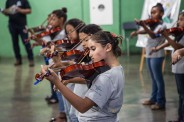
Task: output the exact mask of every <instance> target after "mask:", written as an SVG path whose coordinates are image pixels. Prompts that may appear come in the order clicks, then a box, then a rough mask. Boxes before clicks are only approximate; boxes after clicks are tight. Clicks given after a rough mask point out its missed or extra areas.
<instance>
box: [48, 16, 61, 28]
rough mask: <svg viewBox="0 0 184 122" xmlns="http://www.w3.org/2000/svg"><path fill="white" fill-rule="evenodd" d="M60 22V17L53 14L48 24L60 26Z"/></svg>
mask: <svg viewBox="0 0 184 122" xmlns="http://www.w3.org/2000/svg"><path fill="white" fill-rule="evenodd" d="M61 23H62V18H58V17H57V16H55V15H53V16H52V18H51V20H50V23H49V25H51V26H52V27H60V26H61Z"/></svg>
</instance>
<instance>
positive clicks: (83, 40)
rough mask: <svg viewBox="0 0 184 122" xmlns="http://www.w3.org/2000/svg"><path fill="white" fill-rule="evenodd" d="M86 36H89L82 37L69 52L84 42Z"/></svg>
mask: <svg viewBox="0 0 184 122" xmlns="http://www.w3.org/2000/svg"><path fill="white" fill-rule="evenodd" d="M88 36H89V35H87V36H86V37H84V38H83V39H81V40H80V41H79V42H78V43H77V44H76V45H75V46H73V48H72V49H71V50H73V49H75V48H76V47H77V46H79V44H80V43H81V42H82V41H84V40H85V39H86V38H87V37H88Z"/></svg>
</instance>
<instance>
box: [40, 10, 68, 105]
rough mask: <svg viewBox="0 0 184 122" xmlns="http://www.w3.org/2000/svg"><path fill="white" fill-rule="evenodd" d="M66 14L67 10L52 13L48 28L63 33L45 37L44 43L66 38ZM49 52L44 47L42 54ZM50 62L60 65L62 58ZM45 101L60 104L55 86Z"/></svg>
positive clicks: (55, 58)
mask: <svg viewBox="0 0 184 122" xmlns="http://www.w3.org/2000/svg"><path fill="white" fill-rule="evenodd" d="M66 12H67V9H66V8H62V9H58V10H54V11H53V12H52V15H51V16H50V18H49V19H50V20H49V23H48V26H51V27H52V28H56V27H60V28H62V29H61V31H58V32H55V33H52V34H50V35H48V36H44V37H43V38H42V41H43V42H45V43H48V42H51V40H52V41H55V40H58V39H63V38H65V31H64V29H63V26H64V23H65V21H66V20H67V15H66ZM48 50H49V49H48V48H47V47H43V48H42V49H41V51H40V52H41V53H45V51H48ZM61 50H64V49H63V48H62V49H61ZM48 60H49V59H48V58H45V62H46V64H47V65H48V64H49V62H48ZM49 61H50V63H51V62H52V61H54V63H58V62H59V63H58V64H60V58H58V57H54V58H53V60H52V61H51V60H49ZM45 99H46V101H47V102H48V104H54V103H57V102H58V98H57V95H56V92H55V91H54V90H53V84H51V96H50V97H46V98H45Z"/></svg>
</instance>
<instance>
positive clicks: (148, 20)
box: [137, 19, 161, 26]
mask: <svg viewBox="0 0 184 122" xmlns="http://www.w3.org/2000/svg"><path fill="white" fill-rule="evenodd" d="M141 22H144V23H145V24H146V25H149V26H152V25H154V24H156V23H160V22H161V20H159V19H147V20H141V21H140V23H141ZM140 23H137V24H138V25H140Z"/></svg>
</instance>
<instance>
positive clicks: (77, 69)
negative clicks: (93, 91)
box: [60, 61, 106, 79]
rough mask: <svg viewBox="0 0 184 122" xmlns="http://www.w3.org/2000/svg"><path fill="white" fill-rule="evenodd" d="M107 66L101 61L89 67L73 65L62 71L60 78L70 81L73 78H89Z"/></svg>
mask: <svg viewBox="0 0 184 122" xmlns="http://www.w3.org/2000/svg"><path fill="white" fill-rule="evenodd" d="M105 65H106V64H105V62H104V61H99V62H95V63H92V64H88V65H82V64H73V65H70V66H67V67H66V68H65V69H62V70H61V71H60V76H61V77H62V79H69V78H73V77H83V78H87V77H89V76H91V75H92V74H93V73H94V72H95V71H96V69H97V68H98V67H102V66H105Z"/></svg>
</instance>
